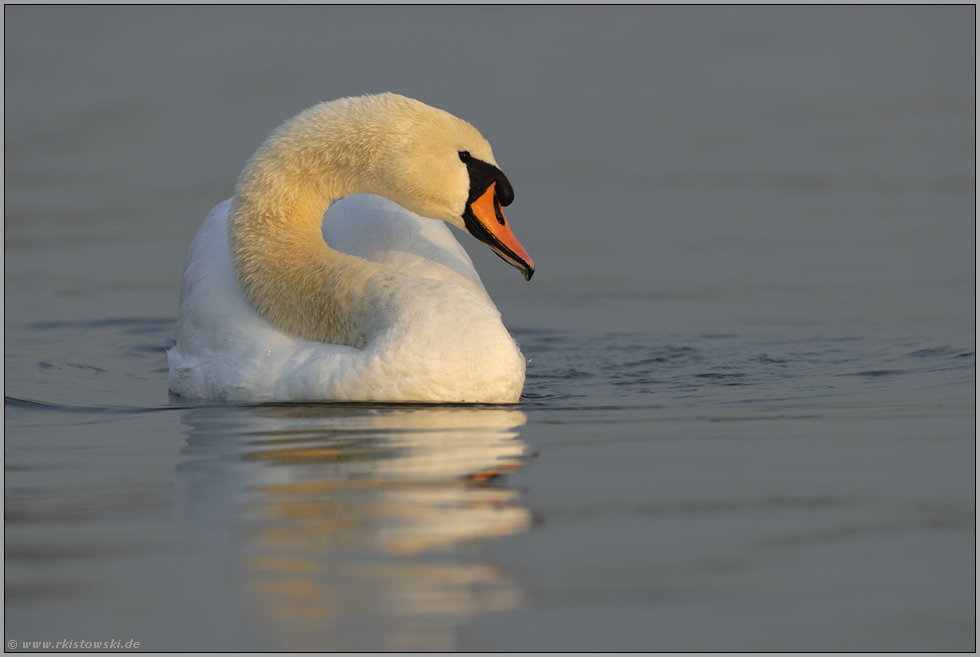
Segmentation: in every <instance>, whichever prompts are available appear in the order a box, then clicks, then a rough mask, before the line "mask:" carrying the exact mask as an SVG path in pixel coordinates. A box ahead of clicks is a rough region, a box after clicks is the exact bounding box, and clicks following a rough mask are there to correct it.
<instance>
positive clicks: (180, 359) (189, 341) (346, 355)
mask: <svg viewBox="0 0 980 657" xmlns="http://www.w3.org/2000/svg"><path fill="white" fill-rule="evenodd" d="M229 204H230V200H229V201H225V202H224V203H222V204H221V205H219V206H218V207H216V208H215V209H214V210H213V211H212V212H211V214H210V215H208V218H207V220H206V221H205V222H204V225H203V226H202V227H201V230H200V232H199V233H198V234H197V237H196V238H195V239H194V242H193V243H192V244H191V249H190V253H189V254H188V258H187V264H186V267H185V271H184V279H183V283H182V285H181V302H180V312H179V320H178V325H177V344H176V346H175V347H174V348H173V349H171V350H170V352H169V354H168V355H169V359H170V388H171V390H173V391H174V392H175V393H177V394H179V395H181V396H182V397H188V398H191V399H205V400H209V401H239V402H245V401H249V402H251V401H313V400H349V401H368V400H374V401H459V402H500V403H508V402H515V401H517V400H518V398H519V397H520V393H521V390H522V389H523V386H524V358H523V356H522V355H521V353H520V350H519V349H518V347H517V345H516V344H515V342H514V340H513V338H511V336H510V334H509V333H508V332H507V330H506V328H504V325H503V323H502V322H501V321H500V313H499V312H498V311H497V309H496V307H495V306H494V304H493V302H492V301H491V300H490V297H489V296H488V295H487V293H486V291H485V289H484V288H483V284H482V283H481V282H480V278H479V276H478V275H477V273H476V271H475V269H474V268H473V264H472V262H471V261H470V258H469V256H468V255H467V254H466V251H464V250H463V248H462V247H461V246H460V245H459V243H458V242H457V241H456V239H455V238H454V237H453V235H452V233H451V232H450V230H449V228H448V227H447V226H446V225H445V224H444V223H443V222H440V221H436V220H433V219H425V218H423V217H419V216H418V215H415V214H413V213H411V212H408V211H407V210H404V209H403V208H401V207H399V206H397V205H395V204H394V203H392V202H390V201H388V200H386V199H383V198H381V197H378V196H354V197H349V198H347V199H343V200H341V201H338V202H337V203H335V204H334V206H333V207H332V208H331V209H330V211H329V212H328V213H327V216H326V220H325V221H324V227H323V233H324V236H325V237H326V240H327V243H328V244H330V245H331V246H332V247H334V248H336V249H337V250H338V251H341V252H343V253H348V254H350V255H356V256H359V257H362V258H365V259H368V260H371V261H373V262H377V263H379V264H383V265H386V266H387V267H389V268H391V269H392V271H394V272H396V273H397V274H399V277H398V278H399V280H400V281H402V282H403V284H404V286H405V290H404V294H403V296H402V297H401V303H400V304H399V305H400V307H399V308H398V309H397V311H396V314H397V316H398V317H397V318H398V319H401V320H402V321H400V322H397V323H395V324H394V325H392V326H390V327H389V328H388V329H386V330H385V331H383V332H382V334H381V335H379V336H377V337H376V339H375V340H373V341H372V342H371V343H370V344H369V345H368V346H367V348H365V349H363V350H362V349H355V348H353V347H348V346H345V345H331V344H324V343H321V342H312V341H309V340H302V339H299V338H294V337H291V336H289V335H286V334H285V333H283V332H282V331H281V330H279V329H278V328H277V327H275V326H274V325H273V324H272V323H270V322H269V321H267V320H266V319H264V318H262V317H260V316H259V315H258V313H256V312H255V310H254V309H253V308H252V307H251V305H249V303H248V301H247V300H246V299H245V296H244V294H243V293H242V290H241V288H240V287H239V285H238V281H237V280H236V278H235V274H234V271H233V270H232V265H231V259H230V256H229V250H228V239H227V218H228V207H229ZM391 319H395V318H394V317H393V318H391Z"/></svg>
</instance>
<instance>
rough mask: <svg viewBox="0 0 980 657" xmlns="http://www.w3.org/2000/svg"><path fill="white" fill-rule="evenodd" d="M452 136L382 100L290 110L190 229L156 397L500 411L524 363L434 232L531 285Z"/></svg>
mask: <svg viewBox="0 0 980 657" xmlns="http://www.w3.org/2000/svg"><path fill="white" fill-rule="evenodd" d="M513 198H514V190H513V188H512V187H511V185H510V182H509V181H508V180H507V177H506V176H505V175H504V174H503V172H501V170H500V169H499V167H498V166H497V163H496V161H495V160H494V157H493V152H492V151H491V148H490V144H489V143H487V141H486V140H485V139H484V138H483V137H482V136H481V135H480V133H479V132H478V131H477V130H476V128H474V127H473V126H471V125H470V124H469V123H466V122H465V121H462V120H461V119H458V118H456V117H455V116H453V115H451V114H449V113H447V112H444V111H442V110H439V109H436V108H433V107H430V106H428V105H425V104H423V103H421V102H419V101H417V100H413V99H410V98H406V97H404V96H400V95H396V94H380V95H372V96H362V97H357V98H344V99H340V100H335V101H331V102H325V103H321V104H319V105H316V106H314V107H312V108H310V109H307V110H305V111H304V112H301V113H300V114H298V115H297V116H295V117H293V118H292V119H290V120H288V121H286V122H285V123H284V124H282V125H281V126H280V127H279V128H277V129H276V130H274V131H273V132H272V134H271V135H270V136H269V137H268V138H267V139H266V141H265V142H264V143H263V144H262V146H260V147H259V149H258V151H256V153H255V154H254V155H253V156H252V158H251V159H250V160H249V162H248V163H247V165H246V166H245V169H244V170H243V171H242V174H241V176H240V177H239V179H238V182H237V184H236V187H235V193H234V196H233V197H232V198H231V199H228V200H227V201H225V202H223V203H221V204H220V205H218V206H217V207H215V208H214V210H212V211H211V213H210V214H209V215H208V217H207V219H205V221H204V224H203V225H202V226H201V229H200V231H199V232H198V233H197V236H196V237H195V238H194V241H193V242H192V244H191V247H190V251H189V253H188V256H187V261H186V264H185V266H184V273H183V278H182V281H181V288H180V307H179V311H178V318H177V331H176V340H175V344H174V346H173V347H172V348H171V349H170V350H168V352H167V356H168V360H169V365H170V377H169V384H170V390H171V391H172V392H174V393H175V394H177V395H179V396H181V397H185V398H188V399H192V400H201V401H209V402H214V401H226V402H273V401H323V400H339V401H391V402H483V403H513V402H517V401H518V400H519V398H520V395H521V391H522V390H523V387H524V372H525V361H524V357H523V356H522V354H521V352H520V349H519V347H518V345H517V343H516V342H515V341H514V339H513V338H512V337H511V335H510V333H508V331H507V329H506V328H505V327H504V325H503V323H502V321H501V319H500V312H499V311H498V310H497V308H496V306H495V305H494V303H493V301H492V300H491V299H490V297H489V295H488V294H487V292H486V290H485V288H484V287H483V284H482V283H481V281H480V277H479V275H477V273H476V271H475V269H474V268H473V263H472V261H471V260H470V258H469V256H468V255H467V254H466V251H465V250H464V249H463V248H462V247H461V246H460V245H459V243H458V242H457V241H456V239H455V238H454V237H453V235H452V233H451V231H450V230H449V229H448V227H447V226H446V224H447V223H449V224H452V225H454V226H457V227H459V228H462V229H463V230H465V231H467V232H469V233H470V234H471V235H473V236H474V237H476V238H477V239H478V240H480V241H482V242H484V243H485V244H487V245H488V246H489V247H490V248H491V249H492V250H493V251H494V252H495V253H496V254H497V255H499V256H500V257H501V258H503V259H504V260H505V261H506V262H508V263H510V264H511V265H513V266H514V267H516V268H517V269H518V270H520V271H521V273H522V274H523V275H524V278H525V279H526V280H530V279H531V275H532V274H533V273H534V262H533V261H532V260H531V257H530V256H529V255H528V253H527V251H525V250H524V247H523V246H521V244H520V242H519V241H518V240H517V238H516V237H515V236H514V234H513V232H512V231H511V229H510V225H509V222H508V221H507V219H506V218H505V216H504V214H503V211H502V210H501V206H507V205H509V204H510V203H511V201H513Z"/></svg>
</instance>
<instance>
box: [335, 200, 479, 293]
mask: <svg viewBox="0 0 980 657" xmlns="http://www.w3.org/2000/svg"><path fill="white" fill-rule="evenodd" d="M323 238H324V240H325V241H326V242H327V244H329V245H330V246H331V247H332V248H334V249H337V250H338V251H340V252H342V253H348V254H350V255H355V256H359V257H361V258H364V259H366V260H370V261H372V262H377V263H378V264H382V265H386V266H387V267H390V268H391V269H393V270H395V271H398V272H401V273H403V274H406V275H409V276H419V277H422V278H433V279H436V280H440V281H445V282H447V283H452V284H454V285H459V286H460V287H463V288H465V289H469V290H471V291H472V292H473V293H474V294H477V295H480V296H483V297H485V298H486V301H487V303H488V304H490V305H491V306H493V301H492V300H491V299H490V296H489V295H488V294H487V291H486V289H485V288H484V287H483V283H482V281H480V276H479V275H478V274H477V273H476V269H475V268H474V267H473V261H472V260H470V256H469V255H468V254H467V253H466V251H465V250H464V249H463V247H462V246H460V244H459V242H458V241H456V238H455V237H453V234H452V231H450V229H449V227H448V226H447V225H446V223H445V222H444V221H436V220H434V219H426V218H425V217H420V216H418V215H417V214H414V213H412V212H409V211H408V210H406V209H404V208H402V207H401V206H399V205H397V204H396V203H392V202H391V201H389V200H388V199H386V198H383V197H381V196H374V195H372V194H362V195H359V196H349V197H347V198H344V199H341V200H339V201H337V202H336V203H334V204H333V205H332V206H331V207H330V209H329V210H328V211H327V213H326V215H325V216H324V220H323Z"/></svg>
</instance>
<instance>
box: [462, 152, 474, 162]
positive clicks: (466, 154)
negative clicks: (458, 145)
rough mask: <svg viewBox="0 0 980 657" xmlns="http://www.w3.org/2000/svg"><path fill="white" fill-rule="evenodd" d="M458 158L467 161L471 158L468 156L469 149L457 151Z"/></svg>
mask: <svg viewBox="0 0 980 657" xmlns="http://www.w3.org/2000/svg"><path fill="white" fill-rule="evenodd" d="M459 159H460V160H462V161H463V162H469V161H470V160H471V159H473V158H471V157H470V152H469V151H460V152H459Z"/></svg>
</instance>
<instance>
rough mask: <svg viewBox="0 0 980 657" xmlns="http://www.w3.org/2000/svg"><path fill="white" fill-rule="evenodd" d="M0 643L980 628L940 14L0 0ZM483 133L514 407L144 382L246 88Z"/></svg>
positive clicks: (234, 148)
mask: <svg viewBox="0 0 980 657" xmlns="http://www.w3.org/2000/svg"><path fill="white" fill-rule="evenodd" d="M4 17H5V23H4V30H5V50H4V56H5V67H6V70H5V115H6V116H5V149H6V150H5V199H4V216H5V223H4V293H5V302H4V310H5V322H4V331H5V333H4V375H5V377H4V382H5V395H6V397H5V409H4V410H5V414H4V428H5V480H4V500H5V514H6V515H5V566H6V568H5V587H6V588H5V591H6V593H5V595H6V597H5V614H4V618H5V629H4V640H5V642H8V647H9V645H10V644H9V642H11V641H13V642H16V643H17V648H16V650H17V651H21V652H23V651H30V650H33V647H32V646H33V643H31V644H29V645H27V646H25V643H24V642H44V641H48V642H50V643H51V644H55V643H56V642H59V641H73V642H74V641H89V642H93V647H94V642H96V641H99V642H105V641H115V640H118V641H120V642H122V643H123V644H125V643H126V642H128V641H138V642H140V649H148V650H198V649H200V650H256V649H277V650H295V649H318V650H379V649H380V650H386V649H387V650H409V649H414V650H444V649H445V650H966V651H969V650H973V649H975V646H976V643H975V630H976V625H975V610H976V607H975V592H976V588H975V573H976V570H975V548H976V540H975V511H976V506H975V453H976V452H975V438H974V435H975V383H976V359H975V337H974V335H975V308H976V306H975V278H974V272H975V257H976V251H975V243H976V242H975V170H974V153H975V150H974V147H975V143H976V141H975V140H976V133H975V124H974V120H975V119H974V116H975V68H974V62H975V51H974V45H975V37H976V35H975V27H974V26H975V9H974V8H973V7H971V6H954V7H864V8H844V7H809V8H778V7H754V8H729V7H701V8H686V7H685V8H681V7H639V8H626V7H620V8H577V7H564V8H514V7H507V8H478V9H469V8H441V7H429V8H421V9H419V8H393V7H380V8H377V7H363V8H361V7H356V8H355V7H344V8H330V7H325V8H313V7H310V8H305V7H304V8H297V7H294V8H286V9H279V8H268V7H265V8H263V7H252V8H206V9H198V8H189V7H175V8H150V9H143V8H105V7H103V8H95V9H85V8H67V7H6V8H5V11H4ZM380 91H395V92H399V93H403V94H405V95H408V96H412V97H415V98H418V99H420V100H422V101H424V102H427V103H429V104H431V105H434V106H436V107H440V108H443V109H446V110H448V111H450V112H452V113H454V114H456V115H457V116H460V117H462V118H465V119H466V120H468V121H470V122H471V123H473V124H474V125H476V126H477V127H478V128H479V129H480V130H481V132H482V133H483V134H484V135H485V136H486V137H487V138H488V139H489V140H490V142H491V143H492V144H493V147H494V153H495V155H496V158H497V160H498V162H499V163H500V165H501V168H502V169H503V170H504V171H505V172H506V173H507V175H508V177H509V178H510V180H511V182H512V183H513V185H514V188H515V190H516V200H515V202H514V204H513V205H512V206H511V207H510V208H509V211H508V217H510V219H511V222H512V225H513V227H514V230H515V232H516V234H517V235H518V237H519V238H520V239H521V241H522V243H523V244H524V246H525V247H526V248H527V249H528V251H529V252H530V253H531V255H532V257H533V258H534V260H535V263H536V265H537V272H536V274H535V276H534V279H533V280H532V281H531V282H530V283H526V282H525V281H523V280H522V279H521V276H520V275H519V274H518V273H517V272H516V271H514V270H513V269H512V268H510V267H508V266H506V265H505V264H504V263H502V262H501V261H500V260H499V259H497V258H496V257H495V256H494V255H493V254H492V253H491V252H490V251H489V250H488V249H486V248H485V247H483V246H482V245H481V244H479V243H478V242H476V240H474V239H472V238H471V237H469V236H467V235H464V234H460V235H459V239H460V241H461V242H462V243H463V244H464V245H465V246H466V248H467V250H468V251H469V252H470V254H471V255H472V257H473V260H474V262H475V264H476V266H477V269H478V270H479V271H480V273H481V275H482V277H483V280H484V282H485V284H486V286H487V288H488V290H489V292H490V294H491V295H492V296H493V298H494V299H495V300H496V302H497V304H498V306H499V308H500V309H501V311H502V313H503V317H504V321H505V323H506V324H507V326H508V327H509V328H510V329H511V331H512V332H513V334H514V336H515V337H516V339H517V340H518V342H519V343H520V345H521V348H522V350H523V352H524V355H525V356H526V358H527V359H528V370H527V371H528V379H527V384H526V387H525V391H524V396H523V398H522V402H521V403H520V404H519V405H516V406H501V407H481V406H476V407H473V406H415V405H401V406H398V405H376V404H360V405H358V404H345V405H341V404H329V403H325V404H303V405H289V404H283V405H251V406H250V405H244V406H222V405H218V406H208V405H204V406H202V405H194V404H188V403H185V402H184V401H183V400H181V399H180V398H177V397H172V396H170V395H168V392H167V362H166V355H165V351H164V350H165V349H166V348H167V347H169V346H170V345H171V344H172V343H173V336H174V322H175V318H176V310H177V295H178V288H179V284H180V274H181V269H182V265H183V260H184V257H185V256H186V253H187V248H188V246H189V245H190V242H191V239H192V238H193V236H194V234H195V232H196V231H197V229H198V227H199V226H200V224H201V222H202V221H203V219H204V217H205V215H206V214H207V213H208V211H209V210H210V209H211V208H212V207H213V206H214V205H216V204H217V203H219V202H221V201H222V200H224V199H225V198H227V197H229V196H230V195H231V190H232V186H233V184H234V181H235V179H236V177H237V175H238V173H239V172H240V170H241V168H242V166H243V165H244V163H245V161H246V159H247V158H248V156H249V155H250V154H251V153H252V152H253V151H254V149H255V148H256V147H257V146H258V145H259V144H260V143H261V141H262V140H263V139H264V137H265V136H266V134H268V132H269V131H270V130H271V129H272V128H274V127H275V126H276V125H278V123H280V122H281V121H283V120H285V119H286V118H288V117H290V116H292V115H294V114H296V113H297V112H299V111H300V110H302V109H304V108H306V107H308V106H310V105H313V104H315V103H316V102H319V101H322V100H330V99H333V98H338V97H342V96H345V95H357V94H362V93H369V92H380Z"/></svg>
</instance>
